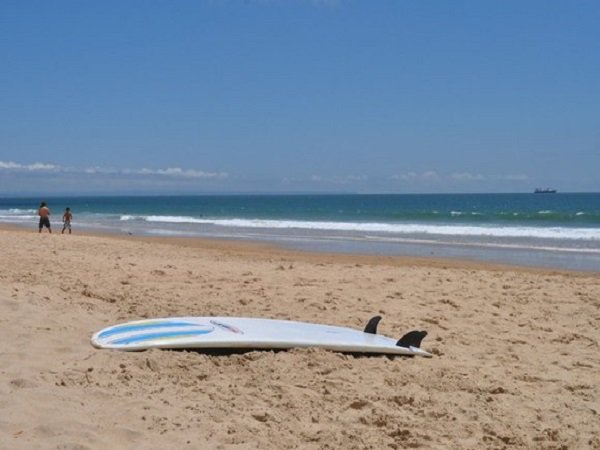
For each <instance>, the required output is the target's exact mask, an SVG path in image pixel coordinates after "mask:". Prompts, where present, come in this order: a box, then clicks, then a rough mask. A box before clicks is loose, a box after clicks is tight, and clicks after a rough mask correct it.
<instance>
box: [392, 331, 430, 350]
mask: <svg viewBox="0 0 600 450" xmlns="http://www.w3.org/2000/svg"><path fill="white" fill-rule="evenodd" d="M425 336H427V331H416V330H415V331H409V332H408V333H406V334H405V335H404V336H402V337H401V338H400V340H399V341H398V342H396V345H397V346H398V347H406V348H408V347H417V348H421V341H422V340H423V339H424V338H425Z"/></svg>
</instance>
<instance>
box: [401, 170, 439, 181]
mask: <svg viewBox="0 0 600 450" xmlns="http://www.w3.org/2000/svg"><path fill="white" fill-rule="evenodd" d="M392 180H400V181H408V182H411V183H413V182H432V181H439V180H440V176H439V175H438V174H437V172H435V171H433V170H427V171H425V172H423V173H420V174H419V173H416V172H408V173H404V174H399V175H392Z"/></svg>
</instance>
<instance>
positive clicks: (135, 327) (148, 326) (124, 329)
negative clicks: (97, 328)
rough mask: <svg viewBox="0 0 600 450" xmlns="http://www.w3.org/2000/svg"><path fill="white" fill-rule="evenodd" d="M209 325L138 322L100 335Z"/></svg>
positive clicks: (118, 326) (119, 326) (101, 336)
mask: <svg viewBox="0 0 600 450" xmlns="http://www.w3.org/2000/svg"><path fill="white" fill-rule="evenodd" d="M206 326H207V325H201V324H198V323H193V322H152V323H148V322H145V323H138V324H129V325H117V326H116V327H112V328H109V329H108V330H105V331H103V332H101V333H100V334H99V335H98V337H99V338H103V337H108V336H112V335H113V334H119V333H127V332H129V331H138V330H152V329H155V328H172V327H206Z"/></svg>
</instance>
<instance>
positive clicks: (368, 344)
mask: <svg viewBox="0 0 600 450" xmlns="http://www.w3.org/2000/svg"><path fill="white" fill-rule="evenodd" d="M380 320H381V316H375V317H373V318H372V319H371V320H369V322H368V323H367V325H366V327H365V329H364V330H363V331H360V330H355V329H352V328H346V327H339V326H333V325H322V324H317V323H309V322H295V321H291V320H276V319H260V318H251V317H168V318H159V319H148V320H137V321H133V322H127V323H122V324H119V325H114V326H110V327H108V328H104V329H103V330H100V331H98V332H97V333H95V334H94V335H93V336H92V339H91V341H92V345H93V346H94V347H97V348H101V349H113V350H125V351H135V350H147V349H150V348H162V349H197V350H202V349H205V350H211V349H212V350H226V349H233V350H235V349H237V350H240V349H241V350H243V349H291V348H296V347H300V348H303V347H319V348H324V349H327V350H333V351H339V352H345V353H373V354H387V355H408V356H415V355H416V356H426V357H431V356H432V355H431V354H430V353H428V352H426V351H425V350H422V349H421V348H420V345H421V341H422V340H423V338H424V337H425V336H426V335H427V332H426V331H411V332H409V333H407V334H405V335H404V336H402V338H400V339H399V340H397V339H392V338H389V337H386V336H382V335H379V334H377V325H378V324H379V321H380Z"/></svg>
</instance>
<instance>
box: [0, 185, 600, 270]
mask: <svg viewBox="0 0 600 450" xmlns="http://www.w3.org/2000/svg"><path fill="white" fill-rule="evenodd" d="M41 200H43V201H46V202H47V203H48V206H49V207H50V209H51V210H52V216H51V218H52V223H53V226H54V229H55V230H59V229H60V222H61V216H62V213H63V211H64V208H65V207H67V206H68V207H70V208H71V210H72V212H73V215H74V220H73V228H74V232H77V230H78V229H79V230H90V231H92V230H95V231H105V232H110V233H123V234H131V235H146V236H165V237H168V236H182V237H183V236H185V237H208V238H228V239H243V240H259V241H267V242H275V243H279V244H282V245H285V246H288V247H293V248H298V249H303V250H314V251H333V252H345V253H364V254H381V255H404V256H439V257H450V258H466V259H474V260H485V261H493V262H501V263H515V264H523V265H533V266H540V267H556V268H563V269H575V270H590V271H599V270H600V194H597V193H581V194H577V193H572V194H571V193H564V194H561V193H558V194H440V195H416V194H415V195H392V194H390V195H198V196H143V197H133V196H103V197H55V198H44V199H37V198H36V199H34V198H0V222H4V223H11V224H17V225H23V226H28V227H32V228H33V229H36V228H37V207H38V206H39V203H40V201H41Z"/></svg>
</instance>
